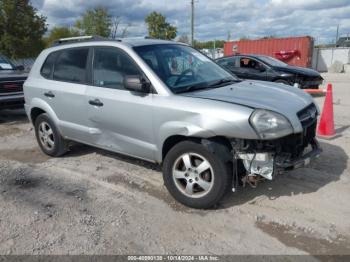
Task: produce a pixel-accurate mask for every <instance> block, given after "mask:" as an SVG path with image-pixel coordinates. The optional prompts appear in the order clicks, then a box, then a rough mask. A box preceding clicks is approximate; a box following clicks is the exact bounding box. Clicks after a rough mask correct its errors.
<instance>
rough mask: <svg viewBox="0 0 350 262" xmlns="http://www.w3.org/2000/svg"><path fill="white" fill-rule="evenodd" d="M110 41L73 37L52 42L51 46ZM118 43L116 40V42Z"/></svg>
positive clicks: (98, 37) (91, 36) (87, 36)
mask: <svg viewBox="0 0 350 262" xmlns="http://www.w3.org/2000/svg"><path fill="white" fill-rule="evenodd" d="M106 40H111V39H108V38H105V37H102V36H98V35H85V36H75V37H67V38H61V39H58V40H56V41H55V42H53V44H52V46H58V45H61V44H69V43H75V42H87V41H106ZM117 41H118V40H117Z"/></svg>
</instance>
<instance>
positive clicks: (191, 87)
mask: <svg viewBox="0 0 350 262" xmlns="http://www.w3.org/2000/svg"><path fill="white" fill-rule="evenodd" d="M208 87H209V86H208V85H207V84H206V83H199V84H194V85H189V86H186V88H184V89H181V90H178V91H175V93H177V94H179V93H185V92H190V91H195V90H200V89H206V88H208Z"/></svg>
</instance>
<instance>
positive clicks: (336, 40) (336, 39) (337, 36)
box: [335, 24, 339, 47]
mask: <svg viewBox="0 0 350 262" xmlns="http://www.w3.org/2000/svg"><path fill="white" fill-rule="evenodd" d="M338 38H339V24H338V26H337V34H336V36H335V47H337V42H338Z"/></svg>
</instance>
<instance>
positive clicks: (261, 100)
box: [183, 80, 313, 132]
mask: <svg viewBox="0 0 350 262" xmlns="http://www.w3.org/2000/svg"><path fill="white" fill-rule="evenodd" d="M183 95H185V96H190V97H196V98H202V99H210V100H217V101H221V102H226V103H234V104H239V105H244V106H248V107H251V108H254V109H258V108H260V109H266V110H271V111H274V112H277V113H280V114H282V115H284V116H286V117H287V118H288V119H289V120H290V122H291V124H292V126H293V128H294V130H295V132H300V131H301V130H302V127H301V124H300V121H299V119H298V117H297V113H298V112H299V111H300V110H302V109H303V108H305V107H306V106H308V105H310V104H311V103H313V98H312V97H311V96H310V95H309V94H307V93H305V92H304V91H302V90H301V89H299V88H296V87H293V86H287V85H284V84H278V83H272V82H265V81H251V80H247V81H242V82H239V83H235V84H232V85H228V86H224V87H221V88H214V89H209V90H201V91H196V92H190V93H184V94H183Z"/></svg>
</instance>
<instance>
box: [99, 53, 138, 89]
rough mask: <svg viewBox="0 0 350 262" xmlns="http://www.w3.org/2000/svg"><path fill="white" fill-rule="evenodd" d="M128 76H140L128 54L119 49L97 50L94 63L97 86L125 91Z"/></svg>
mask: <svg viewBox="0 0 350 262" xmlns="http://www.w3.org/2000/svg"><path fill="white" fill-rule="evenodd" d="M126 75H140V70H139V69H138V67H137V66H136V64H135V63H134V61H133V60H132V59H131V58H130V57H129V56H128V55H127V54H125V53H124V52H123V51H122V50H119V49H117V48H109V47H96V48H95V53H94V63H93V83H94V85H95V86H101V87H106V88H113V89H121V90H123V89H125V88H124V77H125V76H126Z"/></svg>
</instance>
